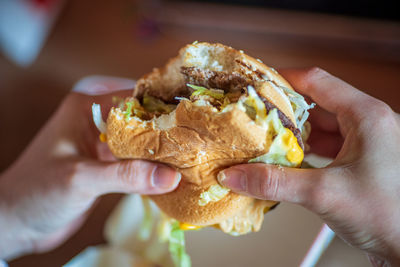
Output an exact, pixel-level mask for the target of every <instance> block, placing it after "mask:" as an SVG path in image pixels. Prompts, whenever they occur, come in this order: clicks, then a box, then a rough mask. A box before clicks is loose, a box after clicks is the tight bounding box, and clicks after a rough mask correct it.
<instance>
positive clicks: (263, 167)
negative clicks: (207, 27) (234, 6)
mask: <svg viewBox="0 0 400 267" xmlns="http://www.w3.org/2000/svg"><path fill="white" fill-rule="evenodd" d="M280 73H281V74H282V75H283V76H284V77H285V78H286V79H287V80H288V81H289V82H290V83H291V84H292V85H293V86H294V88H295V89H296V90H297V91H298V92H300V93H302V94H303V95H307V96H309V97H311V99H312V100H313V101H314V102H316V103H317V105H318V106H319V107H320V108H322V109H324V110H322V109H319V110H316V111H313V114H312V116H311V123H312V126H313V131H312V133H311V137H310V140H309V143H310V145H311V152H315V153H318V154H320V155H324V156H331V157H332V158H334V160H333V162H332V163H331V164H329V165H328V166H327V167H325V168H321V169H294V168H282V167H279V168H278V167H276V166H272V165H267V164H261V163H258V164H245V165H237V166H234V167H231V168H228V169H226V170H224V171H223V172H221V173H220V174H219V181H220V183H221V184H222V185H224V186H226V187H229V188H231V189H232V190H233V191H235V192H237V193H240V194H245V195H248V196H252V197H255V198H259V199H269V200H275V201H285V202H291V203H295V204H299V205H302V206H304V207H305V208H307V209H309V210H310V211H312V212H314V213H316V214H318V215H319V216H320V217H321V218H322V219H323V220H324V221H325V222H326V223H327V224H328V225H329V226H330V227H331V228H332V230H334V231H335V233H336V234H337V235H338V236H339V237H341V238H342V239H343V240H345V241H346V242H347V243H349V244H350V245H352V246H354V247H357V248H359V249H361V250H363V251H365V252H366V253H367V255H368V258H369V259H370V261H371V263H372V264H373V265H374V266H400V227H399V225H400V208H399V204H400V171H399V166H400V157H399V154H400V116H399V115H398V114H396V113H395V112H393V110H392V109H391V108H390V107H389V106H388V105H387V104H385V103H384V102H382V101H380V100H378V99H375V98H373V97H371V96H369V95H367V94H365V93H363V92H361V91H360V90H357V89H356V88H354V87H352V86H351V85H349V84H347V83H345V82H344V81H342V80H340V79H338V78H336V77H334V76H332V75H330V74H329V73H327V72H326V71H324V70H321V69H319V68H312V69H286V70H282V71H280Z"/></svg>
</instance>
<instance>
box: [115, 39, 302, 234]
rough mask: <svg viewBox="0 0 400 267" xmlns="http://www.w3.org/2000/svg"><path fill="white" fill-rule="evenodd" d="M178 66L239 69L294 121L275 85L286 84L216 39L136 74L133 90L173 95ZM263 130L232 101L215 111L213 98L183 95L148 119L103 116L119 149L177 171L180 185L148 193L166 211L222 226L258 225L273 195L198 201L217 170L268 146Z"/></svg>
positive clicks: (179, 89)
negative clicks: (201, 101)
mask: <svg viewBox="0 0 400 267" xmlns="http://www.w3.org/2000/svg"><path fill="white" fill-rule="evenodd" d="M181 67H196V68H199V69H204V70H210V71H214V72H223V73H238V75H240V76H241V77H244V78H245V79H247V80H249V81H251V82H252V84H253V86H254V87H255V89H256V90H257V91H259V92H260V93H261V94H262V95H263V96H264V97H265V98H267V99H268V100H269V101H270V102H272V103H273V104H274V105H275V106H276V107H278V108H279V109H280V110H281V111H282V112H283V113H284V114H285V115H286V116H287V117H289V118H290V119H291V120H292V121H293V123H294V124H295V123H296V122H295V119H294V115H293V110H292V108H291V106H290V103H289V101H288V99H287V97H286V96H285V95H284V94H282V93H280V91H279V90H276V86H285V87H287V88H291V87H290V85H289V84H288V83H287V82H286V81H285V80H284V79H283V78H282V77H281V76H280V75H279V74H277V73H276V72H275V71H274V70H272V69H270V68H268V67H267V66H265V65H264V64H262V63H260V62H259V61H257V60H255V59H254V58H251V57H249V56H247V55H245V54H243V53H241V52H239V51H237V50H235V49H233V48H231V47H227V46H224V45H221V44H208V43H198V44H193V45H187V46H185V47H184V48H182V49H181V50H180V52H179V55H178V56H177V57H176V58H173V59H171V60H170V61H169V62H168V64H167V65H166V66H165V67H164V68H161V69H154V70H153V72H151V73H150V74H147V75H145V76H144V77H143V78H141V79H140V80H139V81H138V82H137V86H136V90H135V91H134V96H135V97H140V96H142V95H143V94H144V92H145V91H147V92H148V93H149V94H151V95H153V96H155V97H159V98H161V99H163V100H165V101H171V100H173V98H174V97H175V96H181V95H187V92H186V91H187V89H186V80H185V77H184V75H182V73H181ZM205 80H207V78H206V79H205ZM295 125H296V124H295ZM267 134H268V133H266V132H265V130H264V129H262V128H261V127H259V126H257V125H256V124H255V123H254V122H253V121H252V120H251V119H250V118H249V117H248V116H247V115H246V113H245V112H243V111H242V110H240V109H239V108H237V107H234V108H232V109H231V110H229V111H226V112H217V111H216V109H215V108H213V107H212V106H207V105H206V106H198V105H196V104H194V103H192V102H191V101H187V100H182V101H181V102H180V103H179V104H178V106H177V108H176V110H175V111H173V112H172V113H170V114H168V115H161V116H160V117H158V118H154V119H152V120H150V121H141V120H140V119H136V118H133V119H131V120H129V121H126V120H125V119H124V116H123V114H122V111H121V110H120V109H119V108H113V109H112V110H111V111H110V113H109V116H108V120H107V140H108V141H107V142H108V145H109V147H110V149H111V151H112V153H113V154H114V155H115V156H116V157H118V158H130V159H146V160H152V161H157V162H161V163H164V164H167V165H169V166H171V167H174V168H176V169H177V170H178V171H179V172H181V173H182V177H183V178H182V182H181V183H180V185H179V187H178V188H177V190H175V191H173V192H171V193H168V194H165V195H157V196H151V198H152V199H153V200H154V201H155V202H156V203H157V205H158V206H159V207H160V208H161V209H162V210H163V211H164V212H165V213H166V214H167V215H169V216H171V217H173V218H175V219H177V220H178V221H181V222H186V223H190V224H194V225H201V226H206V225H214V224H219V226H220V228H221V229H222V230H224V231H226V232H229V231H232V230H234V231H236V232H239V233H240V231H242V232H243V233H244V232H246V231H248V229H244V228H243V227H242V226H243V225H245V224H246V223H244V221H245V220H247V219H249V220H250V221H251V224H252V226H253V228H252V229H250V230H255V231H256V230H258V229H259V228H260V226H261V223H262V220H263V216H262V215H263V210H264V209H265V208H268V207H271V206H272V205H274V204H275V203H276V202H272V201H260V200H255V199H252V198H249V197H245V196H241V195H238V194H236V193H232V192H230V193H228V195H227V196H225V197H224V198H223V199H221V200H220V201H217V202H210V203H208V204H207V205H206V206H199V204H198V201H199V197H200V194H201V193H202V192H204V191H206V190H208V188H209V187H210V186H211V185H214V184H217V179H216V178H217V174H218V172H219V171H220V170H222V169H224V168H227V167H229V166H232V165H235V164H239V163H246V162H248V161H249V160H250V159H252V158H255V157H257V156H260V155H262V154H265V153H266V152H267V151H268V148H269V145H270V144H267V143H266V142H267V141H266V140H268V138H266V136H267ZM232 218H235V219H232ZM232 221H233V224H234V225H233V227H232ZM241 229H242V230H241ZM243 229H244V230H243Z"/></svg>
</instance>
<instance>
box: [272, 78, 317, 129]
mask: <svg viewBox="0 0 400 267" xmlns="http://www.w3.org/2000/svg"><path fill="white" fill-rule="evenodd" d="M279 87H280V88H281V89H282V90H283V91H284V93H285V94H286V95H287V96H288V97H289V100H290V103H291V104H292V107H293V112H294V116H295V118H296V123H297V128H299V129H300V131H303V125H304V123H305V122H306V121H307V119H308V116H309V115H310V113H309V112H308V110H309V109H312V108H314V107H315V103H311V104H310V105H309V104H308V103H307V102H306V100H305V99H304V97H303V96H302V95H300V94H299V93H297V92H295V91H294V90H291V89H289V88H287V87H285V86H279Z"/></svg>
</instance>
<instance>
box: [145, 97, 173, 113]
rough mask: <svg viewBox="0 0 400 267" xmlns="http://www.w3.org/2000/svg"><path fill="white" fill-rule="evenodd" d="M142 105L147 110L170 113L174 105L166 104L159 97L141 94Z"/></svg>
mask: <svg viewBox="0 0 400 267" xmlns="http://www.w3.org/2000/svg"><path fill="white" fill-rule="evenodd" d="M143 107H144V109H145V110H147V111H149V112H160V113H171V112H172V111H173V110H174V109H175V108H176V105H173V104H166V103H164V101H162V100H161V99H158V98H155V97H153V96H150V95H148V94H147V93H146V94H145V95H144V96H143Z"/></svg>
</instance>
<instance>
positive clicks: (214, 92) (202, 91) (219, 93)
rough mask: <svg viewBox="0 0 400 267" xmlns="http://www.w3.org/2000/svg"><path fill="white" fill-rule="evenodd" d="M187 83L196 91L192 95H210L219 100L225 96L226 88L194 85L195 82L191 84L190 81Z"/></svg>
mask: <svg viewBox="0 0 400 267" xmlns="http://www.w3.org/2000/svg"><path fill="white" fill-rule="evenodd" d="M186 85H187V86H188V87H190V88H192V89H193V90H194V92H193V93H192V96H198V95H208V96H211V97H213V98H215V99H217V100H221V99H223V98H224V97H225V93H224V90H219V89H207V88H205V87H203V86H198V85H193V84H189V83H188V84H186Z"/></svg>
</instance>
